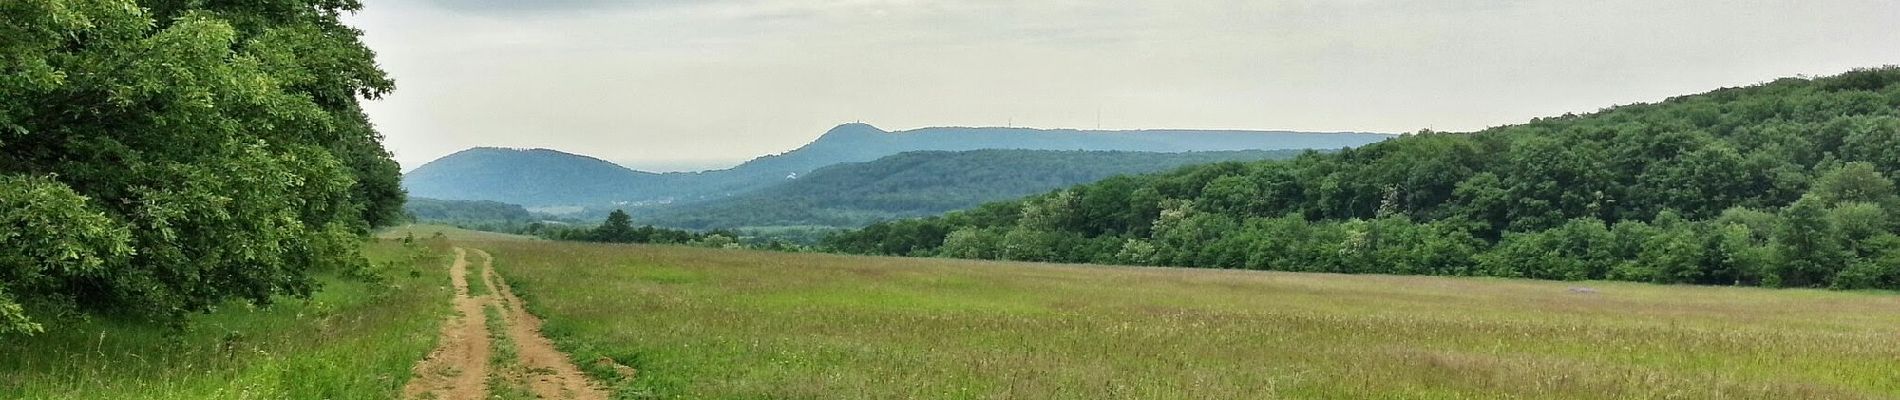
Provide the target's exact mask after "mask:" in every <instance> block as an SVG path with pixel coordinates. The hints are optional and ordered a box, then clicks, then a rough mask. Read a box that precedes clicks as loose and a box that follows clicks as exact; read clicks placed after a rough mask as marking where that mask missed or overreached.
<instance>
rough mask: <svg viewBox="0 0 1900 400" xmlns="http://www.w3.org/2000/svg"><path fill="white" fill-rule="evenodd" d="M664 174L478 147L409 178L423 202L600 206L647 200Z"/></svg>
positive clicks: (551, 153)
mask: <svg viewBox="0 0 1900 400" xmlns="http://www.w3.org/2000/svg"><path fill="white" fill-rule="evenodd" d="M662 181H663V178H661V177H660V175H659V174H653V173H648V172H640V171H634V170H631V169H627V168H626V167H622V166H619V165H616V164H614V163H610V162H607V161H603V160H600V159H597V158H593V157H588V156H583V155H579V154H570V153H564V152H560V151H555V150H548V149H504V148H494V147H477V148H472V149H468V150H462V151H459V152H456V153H455V154H450V155H448V156H445V157H442V158H440V159H436V160H435V161H430V162H429V163H428V164H423V165H422V166H420V167H416V169H415V170H414V171H410V172H409V173H408V174H406V175H404V176H403V180H402V182H403V187H404V188H406V189H408V190H409V194H410V195H413V196H417V197H427V198H437V199H447V200H490V201H499V202H504V203H510V204H523V205H571V204H596V203H609V202H613V201H619V200H625V199H627V198H631V197H644V195H643V194H642V193H643V192H644V191H645V190H644V189H645V188H650V187H654V186H658V185H660V184H661V182H662Z"/></svg>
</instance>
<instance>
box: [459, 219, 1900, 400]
mask: <svg viewBox="0 0 1900 400" xmlns="http://www.w3.org/2000/svg"><path fill="white" fill-rule="evenodd" d="M467 245H470V246H473V247H478V248H483V249H487V250H488V251H489V252H490V253H492V254H493V255H494V257H495V263H496V267H497V268H498V269H499V271H500V272H501V273H502V275H504V276H505V277H507V278H508V279H509V282H510V283H511V284H512V285H513V286H514V287H515V288H516V290H517V291H519V292H520V293H521V294H522V295H523V296H524V298H525V300H526V301H527V303H528V305H529V308H530V309H531V310H533V311H534V312H535V313H537V314H539V315H541V316H543V317H544V318H545V319H546V322H547V325H546V332H547V334H548V335H549V336H550V337H552V338H553V339H554V340H555V341H556V342H558V343H559V344H560V345H561V346H562V347H563V349H564V350H568V351H569V352H570V353H571V354H573V356H574V358H575V359H576V360H577V361H579V363H580V364H582V365H583V368H593V369H594V370H592V371H590V373H593V374H594V375H596V377H597V378H601V379H602V380H604V381H608V382H610V383H611V384H612V385H614V386H615V389H616V390H617V391H618V392H617V393H618V395H619V396H620V397H621V398H664V399H674V398H677V399H759V398H773V399H827V398H924V399H997V398H1023V399H1114V398H1156V399H1161V398H1174V399H1196V398H1337V399H1353V398H1443V399H1465V398H1601V399H1609V398H1764V399H1787V398H1809V399H1824V398H1835V399H1856V398H1893V397H1896V396H1900V297H1896V296H1894V295H1892V294H1890V293H1875V292H1830V291H1819V290H1768V289H1752V288H1730V287H1691V286H1658V285H1647V284H1633V283H1610V282H1549V281H1527V280H1505V279H1472V278H1437V277H1400V276H1378V275H1328V274H1301V273H1271V272H1251V271H1223V270H1187V269H1166V268H1127V267H1102V266H1075V265H1051V264H1023V263H1004V262H979V261H959V260H942V259H904V258H877V257H852V256H836V255H818V254H787V253H771V252H755V251H739V250H715V249H698V248H685V247H663V246H639V245H599V244H580V243H562V242H546V241H538V242H530V241H475V242H472V243H467ZM1577 287H1588V288H1590V289H1593V290H1594V291H1595V292H1594V293H1589V291H1587V290H1572V289H1573V288H1577ZM603 357H605V358H611V359H613V360H614V361H616V362H617V363H619V364H625V365H628V366H632V367H633V368H635V369H636V370H637V371H638V372H637V373H635V374H633V377H631V378H627V377H626V375H627V374H625V372H624V371H623V372H622V373H618V374H616V373H614V372H613V371H612V370H611V369H610V366H611V365H613V364H611V363H604V362H600V361H604V360H601V358H603Z"/></svg>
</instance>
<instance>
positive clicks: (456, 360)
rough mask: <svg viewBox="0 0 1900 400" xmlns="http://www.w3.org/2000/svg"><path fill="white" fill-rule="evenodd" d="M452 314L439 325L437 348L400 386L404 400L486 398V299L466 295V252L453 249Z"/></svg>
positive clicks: (450, 278) (487, 348)
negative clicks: (453, 289) (484, 309)
mask: <svg viewBox="0 0 1900 400" xmlns="http://www.w3.org/2000/svg"><path fill="white" fill-rule="evenodd" d="M449 282H450V284H452V285H454V288H455V297H454V300H453V304H454V307H455V315H450V316H449V317H448V318H449V319H448V320H447V321H444V322H443V323H442V331H441V333H440V334H439V335H440V336H439V337H438V339H437V340H436V348H435V350H433V351H430V352H429V355H428V356H427V357H425V358H423V359H422V361H421V362H418V363H416V367H415V368H414V370H413V372H414V373H415V377H414V378H413V379H410V380H409V384H408V385H405V386H403V390H402V394H403V398H406V399H443V400H459V399H482V398H485V397H487V396H488V385H487V382H486V380H487V379H488V356H489V347H488V346H489V340H488V323H487V319H486V315H484V313H483V312H482V307H483V306H484V305H486V304H487V303H488V301H489V296H487V295H484V296H476V297H470V296H469V295H468V253H467V252H466V251H464V250H462V248H460V247H457V248H455V262H454V263H453V264H451V265H450V266H449Z"/></svg>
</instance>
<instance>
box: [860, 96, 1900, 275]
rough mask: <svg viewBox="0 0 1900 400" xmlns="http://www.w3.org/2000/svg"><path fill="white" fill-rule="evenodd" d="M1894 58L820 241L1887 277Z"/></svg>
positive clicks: (1148, 179)
mask: <svg viewBox="0 0 1900 400" xmlns="http://www.w3.org/2000/svg"><path fill="white" fill-rule="evenodd" d="M1896 177H1900V67H1886V68H1878V69H1867V70H1858V71H1853V72H1848V73H1845V74H1841V75H1838V76H1831V77H1824V78H1813V79H1808V78H1786V79H1780V80H1776V81H1773V82H1769V83H1764V84H1760V85H1755V86H1749V87H1741V88H1726V89H1720V90H1715V91H1711V92H1707V93H1703V94H1697V95H1689V96H1680V97H1675V98H1670V99H1667V100H1664V101H1661V102H1658V103H1652V104H1633V105H1625V106H1618V107H1613V108H1608V109H1604V110H1602V111H1599V112H1596V113H1591V114H1587V115H1563V116H1558V117H1552V118H1539V119H1535V120H1532V121H1530V122H1528V123H1524V124H1518V125H1509V126H1502V127H1496V128H1491V129H1487V130H1484V131H1479V132H1473V133H1431V132H1425V133H1422V134H1418V135H1408V136H1405V137H1402V138H1399V139H1393V140H1389V141H1385V142H1382V143H1378V144H1374V145H1369V146H1365V147H1361V148H1357V149H1350V150H1343V151H1340V152H1337V153H1331V154H1310V155H1305V156H1302V157H1299V158H1297V159H1295V160H1291V161H1287V162H1272V163H1251V164H1242V163H1226V164H1214V165H1206V166H1199V167H1192V168H1185V169H1182V170H1179V171H1175V172H1172V173H1168V174H1161V175H1153V176H1143V177H1131V178H1112V179H1108V180H1104V181H1102V182H1098V183H1093V184H1089V185H1084V186H1078V187H1074V188H1071V189H1067V190H1062V191H1059V192H1056V193H1053V194H1049V195H1043V196H1038V197H1034V198H1030V199H1026V200H1021V201H1011V202H1002V203H992V204H988V205H984V206H981V207H978V208H976V209H974V210H972V211H968V212H959V213H952V214H950V215H947V216H943V217H934V218H926V219H920V220H908V221H900V222H893V223H885V224H878V225H872V226H870V227H867V228H865V229H864V230H861V231H858V232H856V233H852V234H846V235H841V236H837V237H835V238H834V239H833V240H832V241H830V242H829V243H828V244H827V245H828V246H830V247H831V248H832V249H834V250H839V251H846V252H853V253H866V254H887V255H931V256H948V257H966V258H993V259H1010V260H1023V261H1056V262H1098V263H1119V264H1139V265H1164V266H1183V267H1210V268H1248V269H1273V270H1298V271H1319V272H1342V273H1395V274H1430V275H1489V276H1504V277H1528V278H1539V279H1568V280H1602V279H1611V280H1630V281H1644V282H1655V283H1695V284H1718V285H1760V286H1773V287H1831V288H1842V289H1855V288H1882V289H1900V235H1897V234H1896V232H1900V193H1896V189H1895V186H1896V183H1895V181H1894V179H1895V178H1896Z"/></svg>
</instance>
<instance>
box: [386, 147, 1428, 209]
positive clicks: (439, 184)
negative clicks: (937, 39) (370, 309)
mask: <svg viewBox="0 0 1900 400" xmlns="http://www.w3.org/2000/svg"><path fill="white" fill-rule="evenodd" d="M1391 137H1393V135H1388V134H1377V133H1359V132H1339V133H1315V132H1286V131H1194V130H1138V131H1084V130H1044V129H1025V128H960V127H956V128H923V129H915V130H908V131H897V132H887V131H884V130H881V129H878V128H876V127H874V126H871V125H868V124H860V123H852V124H844V125H839V126H838V127H836V128H832V129H831V130H830V131H828V132H825V133H824V134H823V135H821V136H819V137H818V138H817V139H816V140H814V141H812V142H811V143H809V144H807V145H805V146H803V147H799V148H797V149H794V150H791V151H788V152H785V153H781V154H774V155H767V156H763V157H759V158H756V159H753V160H751V161H748V162H745V163H743V164H740V165H738V166H735V167H732V168H728V169H722V170H712V171H700V172H672V173H652V172H646V171H638V170H634V169H630V168H626V167H623V166H620V165H618V164H615V163H612V162H608V161H605V160H601V159H599V158H594V157H589V156H584V155H579V154H572V153H567V152H562V151H557V150H550V149H505V148H487V147H483V148H472V149H468V150H464V151H461V152H457V153H455V154H451V155H449V156H445V157H443V158H441V159H437V160H435V161H431V162H429V163H427V164H424V165H422V166H420V167H417V168H416V169H415V170H414V171H411V172H410V173H408V174H406V175H404V177H403V186H404V188H405V189H407V190H408V191H409V194H410V195H411V196H414V197H420V198H430V199H443V200H486V201H495V202H500V203H507V204H517V205H522V206H526V207H528V208H530V209H538V210H562V211H567V212H575V211H581V210H586V211H590V212H592V211H599V210H601V209H606V208H629V209H640V210H641V211H640V213H641V214H642V215H645V216H652V217H660V218H663V219H665V220H666V221H671V222H675V223H678V224H681V225H687V226H723V225H726V224H708V223H706V221H703V220H695V219H694V218H686V217H681V216H678V215H679V214H676V213H669V212H667V210H668V209H673V208H674V207H661V206H666V205H686V204H692V205H693V207H695V209H702V210H703V209H711V208H717V207H732V206H735V205H737V204H745V203H747V202H756V201H758V200H756V199H757V198H759V197H758V196H747V195H748V194H753V193H763V192H762V191H765V190H768V189H773V188H775V187H777V186H780V185H781V184H787V183H792V182H796V181H798V180H799V178H801V177H804V176H808V175H811V174H814V173H815V172H818V170H820V169H821V168H825V167H829V166H834V165H838V164H846V163H863V162H870V161H876V160H879V159H881V158H885V157H889V156H894V155H898V154H901V153H907V152H919V151H928V152H938V153H944V152H958V151H970V150H984V149H999V150H1047V151H1052V152H1049V153H1037V152H1021V153H992V154H988V155H987V157H1000V156H1005V155H1007V157H1013V158H1012V159H1021V158H1029V159H1032V160H1023V161H1024V162H1029V163H1040V164H1037V165H1036V167H1037V168H1036V169H1039V170H1049V168H1048V167H1049V166H1050V165H1049V161H1052V160H1040V161H1038V160H1033V159H1038V158H1042V157H1052V156H1053V157H1058V158H1061V159H1065V160H1070V161H1076V162H1084V161H1083V160H1088V161H1087V162H1095V163H1097V164H1091V165H1099V167H1096V166H1083V165H1075V166H1072V167H1073V168H1057V169H1056V170H1055V171H1051V172H1054V173H1056V175H1048V176H1042V177H1034V179H1026V180H1020V181H1012V182H1010V185H1011V186H1012V188H1010V189H1009V190H1000V191H998V190H983V189H978V188H973V187H968V186H967V184H968V183H970V182H962V184H965V186H964V187H959V188H958V189H957V190H955V192H958V193H994V194H995V195H996V196H978V197H980V198H977V197H969V196H964V197H967V198H960V199H955V201H953V202H954V203H956V204H959V205H966V206H967V205H974V204H976V203H980V202H982V201H990V200H998V199H1005V198H1013V197H1016V196H1020V195H1024V194H1034V193H1037V192H1041V191H1046V190H1049V189H1054V188H1059V187H1064V186H1068V185H1073V184H1076V183H1083V182H1087V181H1092V180H1095V179H1100V178H1103V177H1107V176H1112V175H1116V174H1123V173H1137V172H1153V171H1158V170H1161V169H1165V168H1171V167H1174V166H1179V165H1184V164H1186V163H1190V162H1214V161H1229V160H1259V159H1266V158H1273V157H1276V156H1287V155H1291V154H1293V153H1297V152H1298V151H1301V150H1307V149H1317V150H1332V149H1339V148H1346V147H1357V146H1362V145H1365V144H1369V143H1376V142H1379V141H1383V140H1385V139H1388V138H1391ZM1081 151H1112V152H1120V154H1117V155H1114V156H1078V155H1077V153H1080V152H1081ZM1272 151H1280V153H1275V154H1268V153H1267V152H1272ZM1288 151H1291V152H1288ZM1190 152H1199V153H1207V154H1194V155H1181V154H1174V155H1165V154H1169V153H1189V154H1191V153H1190ZM931 157H949V156H947V155H945V154H938V155H935V156H929V155H922V156H913V157H910V158H908V159H907V160H908V161H893V163H897V162H913V163H914V162H916V161H919V160H921V159H926V158H931ZM979 157H981V156H979ZM944 162H955V161H952V160H945V161H944ZM1102 163H1106V164H1102ZM988 164H990V165H995V164H996V163H988ZM860 168H872V169H877V168H885V166H884V165H869V166H863V167H860ZM890 172H894V173H902V172H903V171H890ZM996 172H997V171H982V170H980V169H979V170H969V169H965V170H959V171H955V172H954V173H950V174H948V175H944V176H942V177H941V178H942V179H948V180H950V181H947V182H945V183H948V184H950V185H953V186H954V185H957V184H959V183H957V182H956V181H955V180H956V179H968V178H970V177H976V176H983V175H984V174H994V173H996ZM913 173H914V172H913ZM964 173H970V174H973V175H962V176H958V175H959V174H964ZM845 175H850V176H854V177H858V178H867V179H869V175H867V174H866V173H864V171H859V172H852V173H848V174H847V173H845V172H834V173H833V178H828V179H830V180H829V181H827V182H830V183H829V184H831V185H846V186H850V184H849V183H845V182H843V181H840V180H838V178H837V177H840V176H845ZM1013 178H1024V177H1023V176H1016V177H1013ZM878 179H885V178H878ZM901 179H910V180H911V181H912V182H911V183H910V184H918V181H917V180H918V179H920V178H919V177H917V176H911V177H907V178H901ZM1078 179H1082V180H1078ZM875 181H876V180H875V179H874V180H873V182H875ZM1032 186H1033V188H1032ZM807 187H812V186H807ZM873 187H875V185H873ZM779 190H792V191H795V190H801V189H796V188H795V187H789V188H786V189H779ZM866 190H869V189H866ZM971 190H975V191H974V192H971ZM863 192H864V190H858V191H855V192H854V193H863ZM747 199H753V200H747ZM849 201H856V200H849ZM695 203H705V204H695ZM755 204H756V203H755ZM940 208H941V207H936V206H932V207H922V208H915V209H914V210H915V211H905V210H899V211H896V212H883V211H880V212H872V213H868V214H864V215H861V216H856V217H850V218H844V219H843V220H848V221H853V222H854V223H852V224H848V225H857V224H859V223H858V222H861V221H870V220H873V219H877V218H884V217H890V216H913V215H926V214H922V213H923V212H925V211H928V212H929V213H935V212H941V211H947V210H944V209H940ZM887 211H888V210H887ZM768 220H770V221H760V222H772V223H786V222H797V221H786V220H782V219H768ZM807 222H809V221H807Z"/></svg>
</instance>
